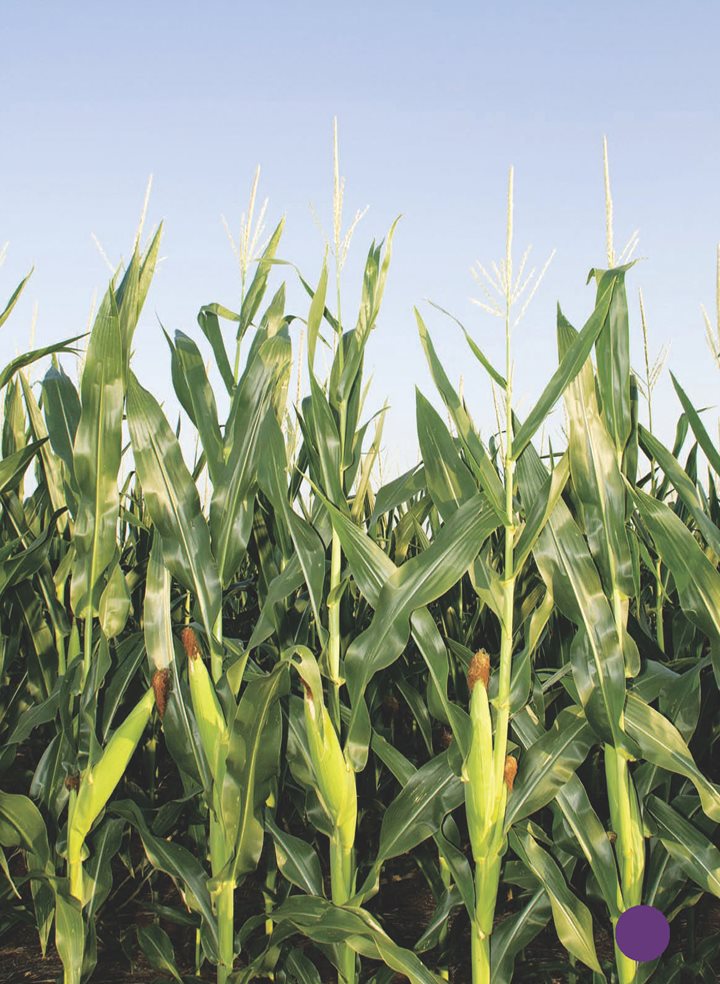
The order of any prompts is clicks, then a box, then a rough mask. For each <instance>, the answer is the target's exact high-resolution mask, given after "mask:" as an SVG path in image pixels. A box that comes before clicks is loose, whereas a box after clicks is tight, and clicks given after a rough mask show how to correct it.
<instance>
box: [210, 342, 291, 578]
mask: <svg viewBox="0 0 720 984" xmlns="http://www.w3.org/2000/svg"><path fill="white" fill-rule="evenodd" d="M289 371H290V343H289V341H288V339H287V338H284V337H282V336H281V335H276V336H275V337H273V338H269V339H267V340H266V341H264V342H263V343H262V344H261V345H260V347H259V348H258V350H257V353H256V355H255V358H253V359H252V361H251V362H250V365H249V366H248V367H247V369H246V370H245V373H244V374H243V377H242V379H241V380H240V383H239V385H238V389H237V393H236V395H235V399H234V404H233V411H232V415H231V422H232V426H230V425H229V432H228V433H227V434H226V435H225V444H226V453H227V460H226V462H225V467H224V469H223V471H222V474H221V476H220V481H219V482H218V484H217V485H216V486H215V488H214V490H213V497H212V502H211V506H210V531H211V534H212V543H213V549H214V552H215V556H216V558H217V564H218V571H219V573H220V579H221V582H222V584H223V585H224V586H227V585H228V584H229V583H230V582H231V581H232V579H233V578H234V577H235V575H236V573H237V570H238V567H239V566H240V563H241V561H242V559H243V557H244V555H245V551H246V549H247V543H248V539H249V536H250V530H251V527H252V516H253V493H254V486H255V482H256V478H257V456H258V454H259V437H260V432H261V429H262V424H263V421H264V419H265V416H266V414H268V413H269V412H271V410H270V408H271V405H272V401H273V399H274V397H275V394H276V390H277V388H278V387H282V386H283V385H284V384H285V383H286V382H287V376H288V373H289Z"/></svg>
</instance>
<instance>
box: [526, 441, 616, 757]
mask: <svg viewBox="0 0 720 984" xmlns="http://www.w3.org/2000/svg"><path fill="white" fill-rule="evenodd" d="M546 481H547V472H546V470H545V468H544V467H543V465H542V463H541V461H540V459H539V457H538V455H537V452H536V451H535V450H534V448H533V447H532V446H531V445H528V447H527V449H526V452H525V454H523V455H522V457H521V458H520V460H519V461H518V484H519V487H520V492H521V495H522V498H523V501H532V499H533V497H534V496H535V495H537V494H539V492H540V490H541V489H542V487H543V485H544V483H545V482H546ZM533 556H534V558H535V562H536V564H537V566H538V569H539V571H540V574H541V576H542V578H543V580H544V582H545V584H546V585H547V587H548V589H549V590H550V591H551V593H552V596H553V598H554V599H555V602H556V604H557V606H558V608H559V609H560V611H561V612H562V613H563V614H564V615H565V616H566V617H567V618H569V619H570V620H571V621H572V622H573V623H574V624H575V625H576V626H577V627H578V630H579V631H578V633H577V635H576V637H575V639H574V641H573V648H572V651H571V656H572V665H573V678H574V680H575V684H576V686H577V689H578V692H579V695H580V699H581V702H582V704H583V707H584V709H585V713H586V714H587V716H588V720H589V722H590V724H591V725H592V727H593V729H594V730H595V731H596V732H597V733H598V735H599V737H601V738H603V739H606V740H609V741H611V742H612V744H614V745H615V746H616V747H623V746H626V747H627V740H626V737H625V735H624V726H623V705H624V701H625V657H624V654H623V650H622V647H621V645H620V641H619V639H618V636H617V631H616V627H615V620H614V616H613V611H612V609H611V607H610V604H609V602H608V600H607V598H606V596H605V593H604V591H603V588H602V584H601V581H600V577H599V574H598V571H597V568H596V567H595V564H594V563H593V560H592V557H591V556H590V552H589V550H588V548H587V545H586V543H585V539H584V537H583V536H582V534H581V532H580V530H579V529H578V527H577V525H576V523H575V521H574V520H573V518H572V516H571V514H570V511H569V509H568V508H567V506H566V505H565V503H564V502H563V500H562V499H558V502H557V504H556V506H555V509H554V510H553V513H552V515H551V516H550V519H549V520H548V522H547V524H546V525H545V528H544V529H543V531H542V533H541V534H540V536H539V538H538V540H537V543H536V545H535V547H534V549H533ZM629 750H632V749H629Z"/></svg>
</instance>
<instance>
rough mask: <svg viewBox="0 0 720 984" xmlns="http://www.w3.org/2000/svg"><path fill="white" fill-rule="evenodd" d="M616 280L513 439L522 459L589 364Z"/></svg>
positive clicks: (516, 455)
mask: <svg viewBox="0 0 720 984" xmlns="http://www.w3.org/2000/svg"><path fill="white" fill-rule="evenodd" d="M613 288H614V280H611V281H610V282H609V283H608V284H607V285H604V286H603V289H602V290H601V291H598V298H597V301H596V304H595V310H594V311H593V313H592V314H591V315H590V317H589V318H588V320H587V322H586V323H585V327H584V328H583V329H582V331H581V332H580V333H579V334H578V335H577V337H576V338H575V339H574V341H573V343H572V344H571V345H570V347H569V348H568V349H567V350H566V352H565V354H564V356H563V358H562V360H561V362H560V365H559V366H558V368H557V369H556V370H555V372H554V373H553V375H552V378H551V379H550V382H549V383H548V384H547V386H546V387H545V389H544V390H543V392H542V394H541V396H540V398H539V399H538V401H537V403H536V404H535V406H534V407H533V409H532V410H531V411H530V413H529V414H528V416H527V417H526V419H525V421H524V423H523V424H522V426H521V427H520V429H519V430H518V431H517V433H516V434H515V436H514V437H513V457H514V458H515V459H517V458H519V457H520V455H521V454H522V452H523V451H524V450H525V448H526V447H527V446H528V444H529V443H530V441H531V440H532V438H533V436H534V434H535V433H536V432H537V430H538V429H539V428H540V427H541V426H542V424H543V422H544V420H545V418H546V417H547V415H548V414H549V413H550V411H551V410H552V408H553V407H554V406H555V404H556V403H557V401H558V400H559V399H560V397H561V396H562V394H563V392H564V391H565V389H566V387H567V386H568V384H569V383H571V382H572V380H573V379H574V378H575V376H576V375H577V374H578V373H579V372H580V370H581V369H582V367H583V366H584V365H585V362H586V361H587V358H588V356H589V355H590V352H591V350H592V347H593V345H594V344H595V341H596V339H597V338H598V336H599V335H600V333H601V331H602V329H603V327H604V325H605V322H606V320H607V316H608V311H609V309H610V302H611V299H612V295H613Z"/></svg>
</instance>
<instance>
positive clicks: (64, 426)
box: [42, 365, 81, 504]
mask: <svg viewBox="0 0 720 984" xmlns="http://www.w3.org/2000/svg"><path fill="white" fill-rule="evenodd" d="M42 392H43V410H44V412H45V424H46V426H47V431H48V435H49V436H50V444H51V445H52V449H53V451H54V452H55V454H56V455H58V457H59V458H61V459H62V460H63V462H64V463H65V467H66V468H67V473H68V477H69V479H70V481H71V482H73V483H74V479H75V470H74V458H73V445H74V444H75V435H76V434H77V429H78V424H79V423H80V412H81V407H80V397H79V396H78V392H77V390H76V389H75V386H74V385H73V382H72V380H71V379H70V377H69V376H68V375H66V373H65V372H64V371H63V369H62V367H61V366H55V365H52V366H50V368H49V369H48V371H47V372H46V373H45V377H44V379H43V383H42ZM68 504H69V503H68Z"/></svg>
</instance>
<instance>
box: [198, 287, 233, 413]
mask: <svg viewBox="0 0 720 984" xmlns="http://www.w3.org/2000/svg"><path fill="white" fill-rule="evenodd" d="M222 314H224V308H222V307H221V305H219V304H207V305H205V306H203V307H201V308H200V311H199V312H198V316H197V320H198V324H199V325H200V329H201V330H202V333H203V335H204V336H205V337H206V338H207V340H208V342H210V347H211V348H212V350H213V355H214V356H215V364H216V365H217V367H218V371H219V372H220V376H221V378H222V381H223V382H224V383H225V388H226V389H227V391H228V393H230V394H232V392H233V390H234V389H235V377H234V376H233V371H232V369H231V367H230V362H229V360H228V356H227V349H226V348H225V342H224V341H223V337H222V332H221V331H220V321H219V317H218V315H222Z"/></svg>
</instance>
